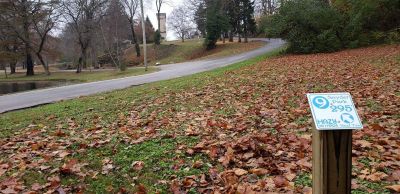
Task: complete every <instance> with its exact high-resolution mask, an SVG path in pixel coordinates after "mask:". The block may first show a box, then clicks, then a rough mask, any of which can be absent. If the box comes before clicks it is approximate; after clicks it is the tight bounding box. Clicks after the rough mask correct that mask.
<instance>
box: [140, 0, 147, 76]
mask: <svg viewBox="0 0 400 194" xmlns="http://www.w3.org/2000/svg"><path fill="white" fill-rule="evenodd" d="M140 8H141V10H142V32H143V55H144V56H143V57H144V66H145V71H147V43H146V25H145V24H144V11H143V0H140Z"/></svg>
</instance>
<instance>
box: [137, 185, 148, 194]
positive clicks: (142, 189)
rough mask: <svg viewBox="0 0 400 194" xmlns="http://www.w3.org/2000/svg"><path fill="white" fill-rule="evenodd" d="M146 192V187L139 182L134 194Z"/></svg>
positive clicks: (144, 193)
mask: <svg viewBox="0 0 400 194" xmlns="http://www.w3.org/2000/svg"><path fill="white" fill-rule="evenodd" d="M146 193H147V189H146V187H145V186H144V185H143V184H139V185H138V186H137V192H136V194H146Z"/></svg>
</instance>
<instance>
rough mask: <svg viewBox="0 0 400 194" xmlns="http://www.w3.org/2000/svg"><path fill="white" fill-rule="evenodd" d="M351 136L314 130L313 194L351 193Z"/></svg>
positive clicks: (335, 131)
mask: <svg viewBox="0 0 400 194" xmlns="http://www.w3.org/2000/svg"><path fill="white" fill-rule="evenodd" d="M351 134H352V131H351V130H325V131H324V130H320V131H319V130H317V129H316V128H315V127H314V128H313V137H312V149H313V165H312V173H313V177H312V179H313V194H350V193H351V166H352V165H351V142H352V137H351Z"/></svg>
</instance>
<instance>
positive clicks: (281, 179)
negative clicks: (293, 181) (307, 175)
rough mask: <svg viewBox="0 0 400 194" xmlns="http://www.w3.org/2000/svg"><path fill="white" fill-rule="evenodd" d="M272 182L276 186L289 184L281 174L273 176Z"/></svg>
mask: <svg viewBox="0 0 400 194" xmlns="http://www.w3.org/2000/svg"><path fill="white" fill-rule="evenodd" d="M273 180H274V184H275V186H276V187H277V188H281V187H286V186H288V185H289V182H288V181H287V180H286V178H285V177H283V176H280V175H279V176H276V177H274V178H273Z"/></svg>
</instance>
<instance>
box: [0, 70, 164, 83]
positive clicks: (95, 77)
mask: <svg viewBox="0 0 400 194" xmlns="http://www.w3.org/2000/svg"><path fill="white" fill-rule="evenodd" d="M155 71H157V68H155V67H150V68H149V70H148V71H147V72H146V71H145V69H144V68H143V67H135V68H129V69H127V70H126V71H119V70H105V71H91V72H90V71H84V72H82V73H79V74H78V73H75V72H74V71H71V72H52V73H51V75H50V76H47V75H46V74H44V73H43V72H38V73H36V74H35V75H34V76H29V77H28V76H26V74H25V73H23V72H18V73H16V74H13V75H8V78H6V77H5V75H4V72H2V73H0V75H1V76H0V82H2V81H71V82H93V81H100V80H108V79H115V78H122V77H128V76H135V75H142V74H147V73H152V72H155Z"/></svg>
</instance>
